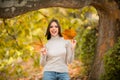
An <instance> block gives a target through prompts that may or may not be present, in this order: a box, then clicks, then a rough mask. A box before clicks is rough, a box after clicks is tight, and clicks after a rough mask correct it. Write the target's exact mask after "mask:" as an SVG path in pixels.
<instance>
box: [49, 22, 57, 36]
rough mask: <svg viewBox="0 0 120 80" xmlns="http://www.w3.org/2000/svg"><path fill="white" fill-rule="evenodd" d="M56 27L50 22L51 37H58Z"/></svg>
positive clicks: (54, 23) (55, 24)
mask: <svg viewBox="0 0 120 80" xmlns="http://www.w3.org/2000/svg"><path fill="white" fill-rule="evenodd" d="M58 31H59V30H58V25H57V23H56V22H52V23H51V24H50V34H51V36H57V35H58Z"/></svg>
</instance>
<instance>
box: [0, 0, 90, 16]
mask: <svg viewBox="0 0 120 80" xmlns="http://www.w3.org/2000/svg"><path fill="white" fill-rule="evenodd" d="M91 1H92V0H1V1H0V18H12V17H15V16H18V15H20V14H24V13H26V12H28V11H34V10H38V9H41V8H48V7H65V8H81V7H84V6H87V5H89V4H90V3H91Z"/></svg>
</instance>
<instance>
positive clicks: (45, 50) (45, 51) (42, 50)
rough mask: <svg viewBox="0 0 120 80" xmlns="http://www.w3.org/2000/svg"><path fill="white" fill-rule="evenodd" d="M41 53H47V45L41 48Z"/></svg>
mask: <svg viewBox="0 0 120 80" xmlns="http://www.w3.org/2000/svg"><path fill="white" fill-rule="evenodd" d="M40 53H41V54H43V55H46V53H47V49H46V48H45V47H43V48H41V50H40Z"/></svg>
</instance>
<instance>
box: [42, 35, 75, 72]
mask: <svg viewBox="0 0 120 80" xmlns="http://www.w3.org/2000/svg"><path fill="white" fill-rule="evenodd" d="M46 49H47V54H46V55H43V54H41V58H40V64H41V65H42V66H44V70H43V71H55V72H68V67H67V64H70V63H71V62H72V61H73V59H74V50H73V49H72V45H71V43H70V41H68V40H64V39H63V38H62V37H59V36H56V37H51V39H50V40H48V42H47V44H46Z"/></svg>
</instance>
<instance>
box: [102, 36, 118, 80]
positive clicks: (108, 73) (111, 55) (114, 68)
mask: <svg viewBox="0 0 120 80" xmlns="http://www.w3.org/2000/svg"><path fill="white" fill-rule="evenodd" d="M104 64H105V65H104V68H105V74H103V75H102V77H101V80H119V79H120V38H119V40H118V43H116V44H115V45H114V46H113V48H111V49H110V50H108V52H107V53H106V54H105V56H104Z"/></svg>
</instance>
